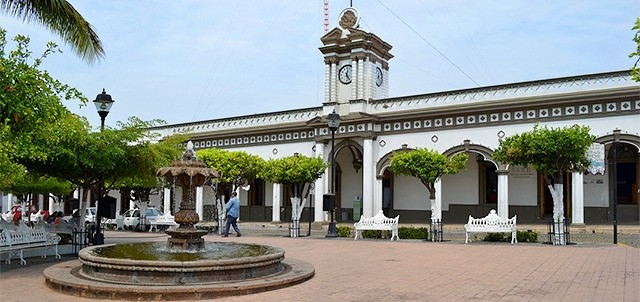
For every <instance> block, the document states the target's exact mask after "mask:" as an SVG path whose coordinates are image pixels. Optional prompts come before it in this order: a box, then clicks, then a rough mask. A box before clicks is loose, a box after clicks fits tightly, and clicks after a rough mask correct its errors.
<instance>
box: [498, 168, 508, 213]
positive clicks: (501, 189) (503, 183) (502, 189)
mask: <svg viewBox="0 0 640 302" xmlns="http://www.w3.org/2000/svg"><path fill="white" fill-rule="evenodd" d="M496 172H497V173H498V216H500V217H501V218H504V219H508V218H509V174H508V173H509V172H508V171H501V170H498V171H496Z"/></svg>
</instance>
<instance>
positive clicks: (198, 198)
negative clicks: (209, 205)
mask: <svg viewBox="0 0 640 302" xmlns="http://www.w3.org/2000/svg"><path fill="white" fill-rule="evenodd" d="M203 199H204V190H203V188H202V187H197V188H196V213H198V217H200V220H202V212H203V210H202V200H203ZM238 218H239V217H238Z"/></svg>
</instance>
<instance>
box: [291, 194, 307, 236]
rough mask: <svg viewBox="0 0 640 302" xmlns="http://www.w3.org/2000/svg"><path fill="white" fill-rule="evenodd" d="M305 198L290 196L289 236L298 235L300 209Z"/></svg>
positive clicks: (302, 207) (305, 200)
mask: <svg viewBox="0 0 640 302" xmlns="http://www.w3.org/2000/svg"><path fill="white" fill-rule="evenodd" d="M306 203H307V199H306V198H304V199H300V198H298V197H291V220H293V221H292V223H291V229H290V230H289V235H290V236H291V237H294V238H295V237H298V236H300V217H301V216H302V210H303V209H304V206H305V204H306Z"/></svg>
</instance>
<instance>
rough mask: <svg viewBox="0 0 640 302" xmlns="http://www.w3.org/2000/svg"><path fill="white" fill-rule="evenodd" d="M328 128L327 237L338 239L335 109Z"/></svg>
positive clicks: (329, 118)
mask: <svg viewBox="0 0 640 302" xmlns="http://www.w3.org/2000/svg"><path fill="white" fill-rule="evenodd" d="M327 126H328V127H329V131H331V191H330V193H329V194H328V195H329V197H330V200H331V202H330V208H331V209H330V211H331V222H329V229H328V230H327V235H326V236H325V237H338V229H337V228H336V222H335V220H334V211H335V198H336V196H335V187H336V173H335V170H336V154H335V142H336V136H335V134H336V131H337V130H338V127H340V115H339V114H337V113H336V110H335V109H334V110H333V112H331V113H329V115H328V116H327Z"/></svg>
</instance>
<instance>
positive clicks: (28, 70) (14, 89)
mask: <svg viewBox="0 0 640 302" xmlns="http://www.w3.org/2000/svg"><path fill="white" fill-rule="evenodd" d="M13 40H14V41H15V42H16V44H17V45H16V49H15V50H12V51H8V50H6V46H7V40H6V31H5V30H3V29H1V28H0V188H3V187H6V186H7V185H8V184H9V183H11V181H12V179H13V177H18V176H19V175H21V174H22V173H24V170H25V169H24V167H22V166H20V165H19V163H18V159H20V158H25V159H29V160H45V159H46V158H47V156H48V154H49V152H48V151H47V150H46V149H44V148H40V147H39V144H42V143H43V142H46V145H52V144H55V143H56V142H58V141H59V140H61V139H62V138H63V136H65V135H67V134H68V133H72V132H75V131H79V130H81V129H84V127H85V125H84V124H83V121H82V120H80V119H79V118H78V117H77V116H73V115H72V113H71V112H70V111H69V110H67V109H66V108H65V107H64V105H63V104H62V103H61V100H77V101H79V103H80V104H84V103H86V98H85V97H84V96H83V95H82V94H81V93H80V92H79V91H78V90H76V89H75V88H72V87H70V86H68V85H66V84H63V83H61V82H60V81H58V80H56V79H54V78H53V77H52V76H51V75H50V74H49V73H48V72H46V71H42V70H40V69H39V68H40V64H41V63H42V61H43V60H44V59H45V58H46V57H47V56H49V55H50V54H53V53H56V52H58V49H57V46H56V45H55V44H53V43H48V44H47V48H46V50H45V52H44V53H43V54H42V55H41V56H39V57H36V58H32V53H31V51H30V50H29V38H28V37H24V36H16V37H15V38H14V39H13ZM84 123H86V121H84Z"/></svg>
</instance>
